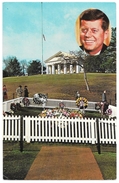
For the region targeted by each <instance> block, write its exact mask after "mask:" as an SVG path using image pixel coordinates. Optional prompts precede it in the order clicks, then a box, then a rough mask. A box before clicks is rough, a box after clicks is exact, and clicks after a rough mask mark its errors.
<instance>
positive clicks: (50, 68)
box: [45, 51, 83, 74]
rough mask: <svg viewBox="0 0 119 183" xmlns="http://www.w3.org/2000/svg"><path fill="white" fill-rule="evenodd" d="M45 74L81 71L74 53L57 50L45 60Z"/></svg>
mask: <svg viewBox="0 0 119 183" xmlns="http://www.w3.org/2000/svg"><path fill="white" fill-rule="evenodd" d="M45 64H46V74H68V73H71V74H72V73H80V72H83V68H82V67H81V66H80V65H79V64H78V61H77V58H76V56H75V55H74V54H69V53H65V52H61V51H59V52H58V53H56V54H55V55H53V56H51V57H50V58H48V59H47V60H45Z"/></svg>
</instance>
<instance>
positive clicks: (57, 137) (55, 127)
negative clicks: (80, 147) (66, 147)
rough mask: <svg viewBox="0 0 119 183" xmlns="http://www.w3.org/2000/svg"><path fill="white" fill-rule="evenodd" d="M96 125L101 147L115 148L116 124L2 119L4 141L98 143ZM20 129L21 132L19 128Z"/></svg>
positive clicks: (68, 119) (22, 118)
mask: <svg viewBox="0 0 119 183" xmlns="http://www.w3.org/2000/svg"><path fill="white" fill-rule="evenodd" d="M97 123H98V124H99V137H100V143H102V144H104V143H105V144H116V138H117V120H116V119H115V120H113V119H112V120H111V119H108V120H107V119H98V122H97V121H96V118H95V119H93V118H92V119H90V118H82V119H80V118H75V119H74V118H58V117H45V118H44V117H37V116H35V117H34V116H32V117H30V116H25V117H21V116H4V117H3V140H9V141H10V140H11V141H20V138H21V129H22V130H23V131H22V132H23V141H26V142H30V141H38V142H68V143H91V144H96V143H97ZM21 126H22V128H21Z"/></svg>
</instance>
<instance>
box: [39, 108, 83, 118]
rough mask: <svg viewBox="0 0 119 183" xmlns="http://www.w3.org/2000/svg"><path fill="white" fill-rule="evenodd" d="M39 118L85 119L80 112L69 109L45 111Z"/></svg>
mask: <svg viewBox="0 0 119 183" xmlns="http://www.w3.org/2000/svg"><path fill="white" fill-rule="evenodd" d="M39 116H41V117H52V116H53V117H67V118H68V117H69V118H83V115H82V113H81V112H80V111H77V110H69V109H61V108H55V109H45V110H43V111H42V112H41V113H40V114H39Z"/></svg>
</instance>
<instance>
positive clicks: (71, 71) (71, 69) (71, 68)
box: [70, 65, 73, 74]
mask: <svg viewBox="0 0 119 183" xmlns="http://www.w3.org/2000/svg"><path fill="white" fill-rule="evenodd" d="M70 73H71V74H72V73H73V65H70Z"/></svg>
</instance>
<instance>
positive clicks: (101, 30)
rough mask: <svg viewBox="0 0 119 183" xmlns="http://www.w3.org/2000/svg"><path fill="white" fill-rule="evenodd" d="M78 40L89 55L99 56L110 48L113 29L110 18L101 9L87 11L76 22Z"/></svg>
mask: <svg viewBox="0 0 119 183" xmlns="http://www.w3.org/2000/svg"><path fill="white" fill-rule="evenodd" d="M76 39H77V42H78V45H79V46H80V48H81V49H82V50H83V51H84V52H85V53H87V54H89V55H99V54H100V53H102V52H104V51H105V49H106V48H107V47H108V46H109V43H110V39H111V27H110V22H109V19H108V17H107V16H106V14H105V13H103V12H102V11H101V10H99V9H87V10H85V11H83V12H82V13H81V14H80V15H79V17H78V19H77V20H76Z"/></svg>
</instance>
